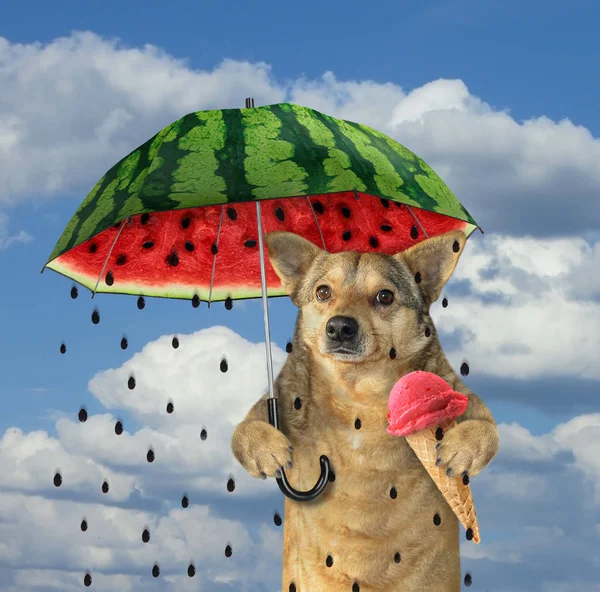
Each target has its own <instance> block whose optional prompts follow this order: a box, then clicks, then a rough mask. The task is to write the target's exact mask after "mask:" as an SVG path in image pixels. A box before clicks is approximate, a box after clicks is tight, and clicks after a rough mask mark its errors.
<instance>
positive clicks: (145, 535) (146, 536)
mask: <svg viewBox="0 0 600 592" xmlns="http://www.w3.org/2000/svg"><path fill="white" fill-rule="evenodd" d="M149 541H150V531H149V530H148V529H147V528H146V529H144V532H142V543H148V542H149Z"/></svg>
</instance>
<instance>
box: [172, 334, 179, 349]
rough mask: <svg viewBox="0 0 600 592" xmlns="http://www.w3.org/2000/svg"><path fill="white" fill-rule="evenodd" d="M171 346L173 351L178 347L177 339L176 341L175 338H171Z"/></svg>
mask: <svg viewBox="0 0 600 592" xmlns="http://www.w3.org/2000/svg"><path fill="white" fill-rule="evenodd" d="M171 345H172V346H173V349H177V348H178V347H179V339H177V337H173V340H172V341H171Z"/></svg>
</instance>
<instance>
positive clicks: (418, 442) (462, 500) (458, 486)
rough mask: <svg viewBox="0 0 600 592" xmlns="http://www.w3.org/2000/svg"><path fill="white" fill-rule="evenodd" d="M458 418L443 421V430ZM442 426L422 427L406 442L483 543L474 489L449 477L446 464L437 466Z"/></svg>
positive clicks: (476, 539) (408, 437)
mask: <svg viewBox="0 0 600 592" xmlns="http://www.w3.org/2000/svg"><path fill="white" fill-rule="evenodd" d="M455 423H456V420H454V419H446V420H444V421H442V423H441V424H439V427H440V428H442V431H444V432H446V430H448V429H450V428H451V427H452V426H454V424H455ZM437 428H438V426H434V427H432V428H429V429H425V430H419V431H417V432H413V433H412V434H410V435H408V436H405V438H406V441H407V442H408V444H409V445H410V447H411V448H412V449H413V450H414V452H415V454H416V455H417V457H418V458H419V460H420V461H421V463H422V464H423V466H424V467H425V469H426V470H427V472H428V473H429V475H430V476H431V478H432V479H433V481H434V483H435V484H436V485H437V487H438V489H439V490H440V491H441V492H442V495H443V496H444V498H445V500H446V501H447V502H448V505H449V506H450V507H451V508H452V511H453V512H454V514H455V515H456V517H457V518H458V519H459V520H460V522H461V524H462V525H463V526H464V527H465V529H466V530H467V533H469V531H470V532H472V533H473V541H474V542H475V543H479V541H480V540H481V539H480V538H479V525H478V524H477V512H476V511H475V505H474V504H473V497H472V495H471V488H470V487H469V486H468V485H465V484H464V483H463V480H462V477H460V476H459V477H448V475H446V468H445V467H444V466H440V467H438V466H436V464H435V461H436V459H437V451H436V449H435V445H436V444H437V443H438V442H439V440H438V439H437V438H436V437H435V433H436V431H437Z"/></svg>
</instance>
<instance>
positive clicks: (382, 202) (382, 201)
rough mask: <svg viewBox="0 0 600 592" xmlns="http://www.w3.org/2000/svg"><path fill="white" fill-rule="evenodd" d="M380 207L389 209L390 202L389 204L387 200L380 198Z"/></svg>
mask: <svg viewBox="0 0 600 592" xmlns="http://www.w3.org/2000/svg"><path fill="white" fill-rule="evenodd" d="M381 205H382V206H383V207H384V208H389V207H390V202H389V201H388V200H387V199H383V198H381Z"/></svg>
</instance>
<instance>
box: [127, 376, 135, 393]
mask: <svg viewBox="0 0 600 592" xmlns="http://www.w3.org/2000/svg"><path fill="white" fill-rule="evenodd" d="M127 388H128V389H129V390H130V391H132V390H133V389H134V388H135V378H134V377H133V376H130V377H129V380H128V381H127Z"/></svg>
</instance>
